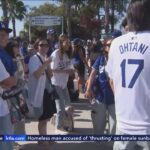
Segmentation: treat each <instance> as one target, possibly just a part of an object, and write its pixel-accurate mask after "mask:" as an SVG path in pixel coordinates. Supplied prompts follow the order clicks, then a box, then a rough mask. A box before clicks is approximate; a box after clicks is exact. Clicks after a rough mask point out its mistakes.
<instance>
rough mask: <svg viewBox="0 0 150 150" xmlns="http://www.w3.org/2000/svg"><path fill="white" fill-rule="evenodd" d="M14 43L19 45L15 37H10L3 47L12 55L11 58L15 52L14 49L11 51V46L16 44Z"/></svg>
mask: <svg viewBox="0 0 150 150" xmlns="http://www.w3.org/2000/svg"><path fill="white" fill-rule="evenodd" d="M15 43H17V44H18V46H19V43H18V41H17V40H16V39H10V41H9V42H8V44H7V46H6V47H5V50H6V51H7V53H8V54H9V55H10V56H11V57H12V58H15V57H16V56H15V54H14V51H13V48H14V46H15V45H16V44H15Z"/></svg>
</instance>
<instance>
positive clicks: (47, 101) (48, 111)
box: [39, 89, 56, 121]
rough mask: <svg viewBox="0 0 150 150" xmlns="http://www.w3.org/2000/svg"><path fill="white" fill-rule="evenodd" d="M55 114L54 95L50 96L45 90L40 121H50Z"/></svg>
mask: <svg viewBox="0 0 150 150" xmlns="http://www.w3.org/2000/svg"><path fill="white" fill-rule="evenodd" d="M54 113H56V104H55V97H54V96H53V95H52V94H49V93H48V91H47V90H46V89H45V90H44V97H43V111H42V114H41V116H40V117H39V121H41V120H46V119H50V118H51V117H52V116H53V114H54Z"/></svg>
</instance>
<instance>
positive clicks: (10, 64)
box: [0, 48, 17, 76]
mask: <svg viewBox="0 0 150 150" xmlns="http://www.w3.org/2000/svg"><path fill="white" fill-rule="evenodd" d="M0 59H1V61H2V63H3V64H4V66H5V69H6V70H7V72H8V73H9V74H10V75H11V76H13V75H14V74H15V72H16V71H17V64H16V63H15V62H14V61H13V59H12V57H11V56H10V55H9V54H8V53H7V52H6V51H5V50H4V49H2V48H0Z"/></svg>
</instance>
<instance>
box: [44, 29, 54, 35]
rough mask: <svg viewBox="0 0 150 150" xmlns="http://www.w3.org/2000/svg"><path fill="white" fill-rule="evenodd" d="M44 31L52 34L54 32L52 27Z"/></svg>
mask: <svg viewBox="0 0 150 150" xmlns="http://www.w3.org/2000/svg"><path fill="white" fill-rule="evenodd" d="M46 33H47V34H54V33H55V30H54V29H52V28H49V29H48V30H47V32H46Z"/></svg>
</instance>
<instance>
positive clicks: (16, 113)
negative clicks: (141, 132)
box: [7, 94, 29, 124]
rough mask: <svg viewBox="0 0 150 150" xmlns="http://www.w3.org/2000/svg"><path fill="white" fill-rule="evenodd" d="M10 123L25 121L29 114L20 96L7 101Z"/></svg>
mask: <svg viewBox="0 0 150 150" xmlns="http://www.w3.org/2000/svg"><path fill="white" fill-rule="evenodd" d="M7 103H8V107H9V112H10V117H11V122H12V124H15V123H17V122H20V121H22V120H24V119H25V117H26V115H27V114H28V112H29V109H28V106H27V104H26V101H25V99H24V97H23V95H22V94H20V95H17V96H16V97H13V98H10V99H9V100H7Z"/></svg>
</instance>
